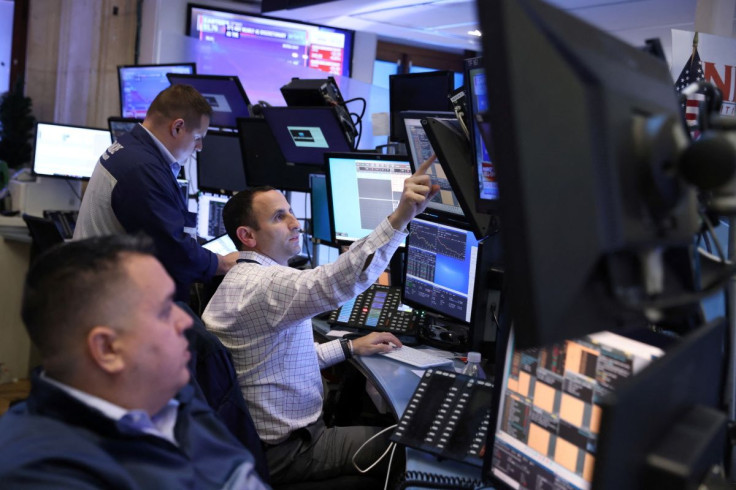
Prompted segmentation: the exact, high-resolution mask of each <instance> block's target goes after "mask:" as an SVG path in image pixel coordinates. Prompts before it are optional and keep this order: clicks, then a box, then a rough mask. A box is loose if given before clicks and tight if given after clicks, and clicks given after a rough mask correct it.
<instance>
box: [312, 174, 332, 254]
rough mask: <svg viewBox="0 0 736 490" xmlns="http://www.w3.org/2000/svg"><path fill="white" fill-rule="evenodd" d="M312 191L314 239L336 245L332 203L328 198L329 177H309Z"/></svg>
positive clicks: (319, 175)
mask: <svg viewBox="0 0 736 490" xmlns="http://www.w3.org/2000/svg"><path fill="white" fill-rule="evenodd" d="M309 187H310V189H311V199H310V201H309V203H310V206H311V216H312V227H311V233H312V238H316V239H317V240H319V241H320V242H321V243H326V244H334V242H333V240H334V235H335V234H334V233H333V231H332V223H331V222H330V201H329V199H328V197H327V177H325V175H323V174H312V175H310V176H309Z"/></svg>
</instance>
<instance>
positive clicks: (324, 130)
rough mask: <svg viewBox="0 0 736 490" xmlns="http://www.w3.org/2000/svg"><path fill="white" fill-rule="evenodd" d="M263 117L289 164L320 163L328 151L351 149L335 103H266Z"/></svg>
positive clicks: (322, 163)
mask: <svg viewBox="0 0 736 490" xmlns="http://www.w3.org/2000/svg"><path fill="white" fill-rule="evenodd" d="M263 117H264V118H265V119H266V122H267V123H268V125H269V127H270V128H271V132H272V133H273V136H274V137H275V138H276V141H277V142H278V144H279V147H280V148H281V152H282V153H283V155H284V158H285V159H286V162H287V163H289V164H293V165H310V166H313V167H321V166H322V165H324V163H325V153H328V152H329V153H335V152H348V151H351V150H352V148H351V146H350V144H349V142H348V140H347V137H346V136H345V132H344V131H343V129H342V125H341V123H340V119H339V118H338V115H337V112H336V111H335V109H334V108H333V107H264V108H263Z"/></svg>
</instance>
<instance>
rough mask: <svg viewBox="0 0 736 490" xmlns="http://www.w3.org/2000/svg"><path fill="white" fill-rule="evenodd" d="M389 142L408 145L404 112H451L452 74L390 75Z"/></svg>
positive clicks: (446, 72) (433, 72) (435, 72)
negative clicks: (402, 117) (402, 114)
mask: <svg viewBox="0 0 736 490" xmlns="http://www.w3.org/2000/svg"><path fill="white" fill-rule="evenodd" d="M388 83H389V95H388V96H389V110H390V111H391V118H390V122H389V132H390V133H389V139H390V140H391V141H398V142H402V143H403V142H406V133H405V131H404V125H403V123H402V121H401V112H402V111H452V104H451V103H450V99H449V98H448V95H449V94H450V92H452V90H453V89H454V88H455V87H454V83H455V82H454V78H453V74H452V72H451V71H429V72H423V73H407V74H402V75H390V76H389V82H388Z"/></svg>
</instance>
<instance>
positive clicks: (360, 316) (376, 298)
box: [327, 284, 425, 335]
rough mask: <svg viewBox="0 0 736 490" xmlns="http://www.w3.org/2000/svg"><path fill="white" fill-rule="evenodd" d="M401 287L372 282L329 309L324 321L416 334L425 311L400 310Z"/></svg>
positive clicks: (344, 325) (401, 333)
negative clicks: (352, 296)
mask: <svg viewBox="0 0 736 490" xmlns="http://www.w3.org/2000/svg"><path fill="white" fill-rule="evenodd" d="M400 306H401V289H400V288H397V287H391V286H382V285H380V284H372V285H371V287H369V288H368V289H366V290H365V291H364V292H363V293H361V294H359V295H358V296H357V297H356V298H354V299H352V300H350V301H348V302H347V303H345V304H344V305H342V306H341V307H340V308H338V309H336V310H334V311H332V312H331V313H330V316H329V317H328V319H327V323H329V324H330V325H332V326H333V327H338V328H339V327H349V328H355V329H359V330H372V331H383V332H391V333H393V334H397V335H416V333H417V331H418V329H419V327H420V326H421V325H423V323H424V321H425V318H424V312H421V311H419V310H413V311H404V310H400V309H399V307H400Z"/></svg>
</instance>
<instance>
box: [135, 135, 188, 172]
mask: <svg viewBox="0 0 736 490" xmlns="http://www.w3.org/2000/svg"><path fill="white" fill-rule="evenodd" d="M140 126H141V127H142V128H143V129H145V130H146V132H147V133H148V134H149V135H150V136H151V138H152V139H153V143H154V144H155V145H156V148H158V149H159V150H160V151H161V153H162V154H163V156H164V158H165V159H166V161H168V162H169V167H171V171H172V172H173V174H174V177H177V176H178V175H179V170H181V164H180V163H179V162H177V161H176V159H175V158H174V155H172V154H171V152H170V151H169V149H168V148H166V147H165V146H164V144H163V143H161V141H159V139H158V138H156V136H155V135H154V134H153V133H152V132H150V131H149V130H148V128H147V127H145V126H144V125H142V124H141V125H140Z"/></svg>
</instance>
